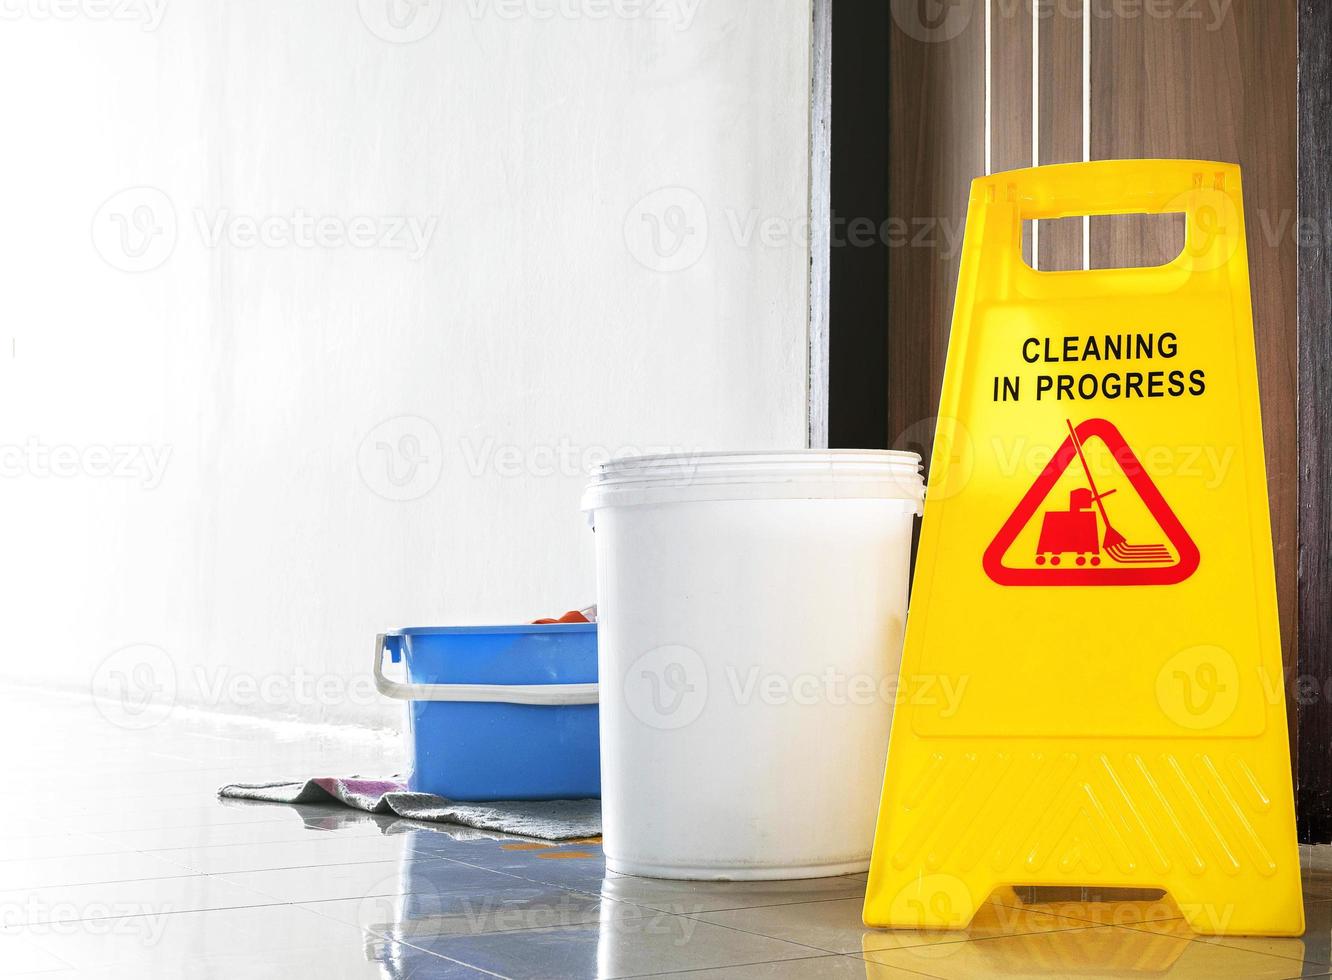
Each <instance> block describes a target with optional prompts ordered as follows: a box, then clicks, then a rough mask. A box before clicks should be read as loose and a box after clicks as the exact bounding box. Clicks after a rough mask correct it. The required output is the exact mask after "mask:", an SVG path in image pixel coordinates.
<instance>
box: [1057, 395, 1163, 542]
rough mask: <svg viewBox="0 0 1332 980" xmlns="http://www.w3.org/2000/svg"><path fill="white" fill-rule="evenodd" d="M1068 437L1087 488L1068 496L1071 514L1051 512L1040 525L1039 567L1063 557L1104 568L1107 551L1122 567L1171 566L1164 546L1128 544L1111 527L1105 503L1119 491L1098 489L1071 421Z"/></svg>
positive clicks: (1069, 422)
mask: <svg viewBox="0 0 1332 980" xmlns="http://www.w3.org/2000/svg"><path fill="white" fill-rule="evenodd" d="M1064 421H1065V424H1066V425H1067V426H1068V435H1069V438H1070V439H1071V440H1072V442H1073V448H1074V449H1075V450H1076V451H1077V454H1078V461H1079V462H1081V463H1082V472H1083V473H1084V474H1085V475H1086V477H1087V487H1079V488H1078V489H1076V490H1074V491H1073V492H1072V493H1070V494H1069V500H1068V510H1056V511H1048V512H1047V513H1046V514H1045V517H1044V518H1043V520H1042V522H1041V536H1040V541H1039V542H1038V543H1037V545H1036V564H1037V565H1044V564H1045V563H1046V562H1047V561H1048V562H1049V563H1050V564H1051V565H1058V564H1060V562H1061V561H1062V560H1063V558H1062V556H1063V555H1066V554H1071V555H1074V556H1076V557H1075V560H1076V562H1077V564H1079V565H1086V564H1088V563H1091V564H1092V565H1100V564H1101V552H1102V551H1104V552H1105V553H1106V554H1107V555H1109V556H1110V557H1111V558H1112V559H1114V560H1115V561H1116V562H1118V563H1119V564H1121V565H1146V564H1154V563H1161V562H1170V561H1173V560H1174V556H1173V555H1172V554H1171V553H1170V549H1168V548H1167V547H1166V546H1165V545H1162V544H1129V543H1128V540H1127V539H1126V538H1125V537H1124V535H1122V534H1120V533H1119V532H1118V531H1116V530H1115V528H1114V525H1112V524H1111V523H1110V516H1109V515H1108V514H1107V513H1106V511H1105V499H1106V498H1107V497H1110V496H1113V495H1114V494H1115V493H1116V492H1117V491H1115V490H1108V491H1106V492H1105V493H1101V492H1100V491H1099V490H1098V489H1097V487H1096V479H1095V477H1093V476H1092V471H1091V466H1090V465H1088V463H1087V456H1086V453H1084V452H1083V448H1082V440H1080V439H1079V438H1078V433H1077V430H1076V429H1075V428H1074V427H1073V422H1072V420H1071V419H1065V420H1064ZM1093 504H1095V505H1096V512H1099V513H1100V516H1101V523H1102V524H1104V525H1105V535H1104V537H1101V536H1100V534H1099V528H1098V526H1097V523H1096V512H1093V511H1092V510H1091V507H1092V505H1093Z"/></svg>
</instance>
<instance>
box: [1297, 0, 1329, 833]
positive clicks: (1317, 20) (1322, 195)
mask: <svg viewBox="0 0 1332 980" xmlns="http://www.w3.org/2000/svg"><path fill="white" fill-rule="evenodd" d="M1299 33H1300V95H1299V119H1300V135H1299V141H1300V149H1299V154H1300V158H1299V170H1300V177H1299V185H1300V227H1301V228H1308V229H1310V231H1311V232H1312V234H1310V235H1309V236H1308V237H1307V238H1304V239H1303V241H1302V244H1301V247H1300V249H1299V253H1300V269H1299V317H1300V329H1299V333H1300V338H1299V345H1300V358H1299V360H1300V393H1301V395H1300V425H1299V429H1300V559H1299V560H1300V570H1299V580H1300V584H1299V623H1298V627H1299V639H1300V644H1299V645H1300V667H1299V672H1300V675H1301V678H1302V679H1304V680H1305V682H1306V683H1305V685H1304V686H1303V689H1302V690H1301V694H1302V695H1303V696H1302V697H1301V698H1300V699H1299V712H1300V720H1299V736H1300V739H1299V745H1300V754H1299V780H1298V791H1297V796H1298V799H1299V811H1300V839H1301V840H1303V841H1305V842H1306V843H1310V844H1314V843H1318V844H1322V843H1327V842H1329V841H1332V704H1330V703H1329V698H1332V601H1329V596H1332V563H1329V561H1328V555H1332V413H1329V412H1328V410H1327V408H1326V405H1325V402H1324V398H1325V393H1326V392H1327V391H1328V390H1329V389H1332V255H1329V252H1328V245H1329V242H1328V234H1329V231H1330V230H1332V229H1330V228H1329V216H1330V215H1332V173H1329V169H1328V160H1330V159H1332V3H1328V2H1327V0H1301V3H1300V30H1299ZM1304 234H1306V233H1302V235H1304Z"/></svg>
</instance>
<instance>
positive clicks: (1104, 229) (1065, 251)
mask: <svg viewBox="0 0 1332 980" xmlns="http://www.w3.org/2000/svg"><path fill="white" fill-rule="evenodd" d="M1089 217H1090V221H1091V234H1090V235H1089V236H1088V237H1089V238H1090V243H1091V264H1090V265H1088V266H1084V264H1083V257H1082V249H1083V235H1082V227H1083V223H1084V222H1085V221H1087V220H1088V216H1081V215H1076V216H1072V217H1066V218H1045V219H1036V218H1029V219H1027V220H1025V221H1023V222H1022V240H1023V243H1024V248H1023V250H1022V260H1023V262H1025V263H1026V264H1027V266H1028V267H1029V268H1031V269H1032V270H1033V271H1035V272H1082V271H1084V269H1087V268H1090V269H1094V270H1103V269H1160V268H1163V267H1165V266H1168V265H1171V264H1172V263H1174V262H1176V261H1178V260H1179V257H1180V256H1181V255H1182V254H1183V253H1184V249H1185V246H1186V245H1187V242H1186V239H1185V232H1186V228H1187V221H1186V220H1185V219H1186V216H1185V214H1184V212H1183V211H1171V212H1165V213H1158V214H1149V213H1146V212H1135V213H1132V214H1111V215H1090V216H1089ZM1038 221H1039V222H1040V242H1041V257H1040V263H1039V266H1038V265H1037V263H1034V262H1033V261H1032V257H1031V248H1030V246H1029V244H1028V243H1030V241H1031V239H1032V230H1033V227H1034V226H1035V225H1036V223H1037V222H1038ZM1052 242H1058V243H1060V244H1059V245H1055V246H1054V247H1051V243H1052Z"/></svg>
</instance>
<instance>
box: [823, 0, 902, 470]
mask: <svg viewBox="0 0 1332 980" xmlns="http://www.w3.org/2000/svg"><path fill="white" fill-rule="evenodd" d="M813 11H814V31H813V36H814V45H813V57H812V59H811V64H812V66H813V78H812V84H811V87H810V90H811V93H812V96H813V98H812V105H811V112H810V132H811V155H810V160H811V167H810V172H811V175H812V177H811V194H810V198H811V202H812V206H811V227H812V228H813V229H814V230H813V233H812V234H811V236H810V238H811V245H812V251H813V254H812V256H811V262H810V270H811V276H810V313H811V316H810V325H811V330H810V337H811V344H810V391H811V399H810V445H811V446H813V447H817V448H822V447H828V448H833V449H887V448H888V440H889V436H888V415H887V412H886V411H885V410H884V406H885V405H887V404H888V333H887V331H886V330H885V329H884V324H885V323H887V321H888V249H889V247H890V242H891V241H892V240H893V236H894V234H895V232H894V230H893V229H892V228H891V227H890V226H888V225H887V224H886V222H887V221H888V216H889V215H888V45H889V41H890V37H891V34H890V24H891V15H890V13H889V5H888V4H887V3H886V2H882V3H860V2H856V3H849V2H845V0H844V2H842V3H837V4H834V3H833V0H814V3H813Z"/></svg>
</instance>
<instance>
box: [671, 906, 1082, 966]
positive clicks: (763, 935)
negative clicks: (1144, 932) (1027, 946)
mask: <svg viewBox="0 0 1332 980" xmlns="http://www.w3.org/2000/svg"><path fill="white" fill-rule="evenodd" d="M741 911H744V910H741ZM700 914H701V915H708V914H710V913H706V912H704V913H700ZM684 917H685V918H697V917H696V916H684ZM698 921H700V922H707V923H708V925H713V926H722V927H723V928H725V929H732V930H734V931H735V932H740V933H744V934H746V935H751V936H758V937H759V938H761V939H775V940H777V941H779V942H786V943H795V944H796V945H797V946H806V947H808V948H810V949H817V950H821V951H823V952H827V953H831V954H833V955H836V956H855V955H856V954H855V953H854V952H848V951H846V950H839V949H828V948H827V947H826V946H814V945H812V944H810V943H802V942H800V941H799V940H796V939H788V938H786V937H785V936H770V935H768V934H767V933H763V932H750V931H749V930H747V929H741V928H739V927H737V926H728V925H725V924H723V923H720V922H708V920H707V919H699V920H698ZM1086 928H1088V927H1087V926H1086V925H1083V924H1081V923H1079V924H1077V925H1070V926H1067V927H1065V928H1062V929H1041V930H1037V931H1034V932H1012V933H1005V934H1004V935H1002V936H968V937H966V938H964V939H950V940H945V941H943V942H937V943H936V942H923V943H912V944H910V945H904V946H894V947H893V948H892V949H890V950H889V949H886V950H883V951H882V952H892V951H894V950H898V949H927V948H929V947H931V946H954V945H958V944H961V943H978V942H986V941H988V940H991V939H1011V938H1014V937H1018V936H1047V935H1053V934H1055V933H1059V932H1077V931H1079V930H1081V929H1086ZM1092 928H1097V927H1095V926H1093V927H1092ZM920 931H922V930H915V929H907V930H901V929H898V930H893V929H874V930H871V929H869V928H868V927H867V928H866V932H870V933H884V934H891V933H897V934H900V933H902V932H920Z"/></svg>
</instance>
